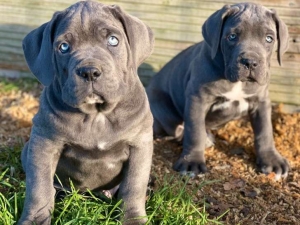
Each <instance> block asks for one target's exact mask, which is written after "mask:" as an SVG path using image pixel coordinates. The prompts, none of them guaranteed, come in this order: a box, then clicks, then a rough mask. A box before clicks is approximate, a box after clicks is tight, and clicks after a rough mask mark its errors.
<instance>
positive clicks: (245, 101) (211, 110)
mask: <svg viewBox="0 0 300 225" xmlns="http://www.w3.org/2000/svg"><path fill="white" fill-rule="evenodd" d="M202 34H203V37H204V41H202V42H200V43H198V44H196V45H194V46H191V47H189V48H188V49H186V50H184V51H182V52H181V53H179V54H178V55H177V56H176V57H175V58H174V59H172V60H171V61H170V62H169V63H168V64H167V65H166V66H165V67H164V68H162V69H161V71H160V72H159V73H158V74H156V75H155V76H154V77H153V79H152V81H151V82H150V84H149V86H148V87H147V94H148V98H149V101H150V107H151V111H152V113H153V116H154V134H155V135H158V136H165V135H167V136H173V137H175V138H177V139H180V138H181V137H182V136H183V151H182V154H181V156H180V158H179V159H178V160H177V162H176V163H175V164H174V169H175V170H177V171H180V172H181V173H183V174H185V173H187V172H190V173H192V174H198V173H204V172H206V171H207V168H206V165H205V158H204V149H205V144H206V143H207V140H206V139H207V132H208V130H210V129H216V128H218V127H220V126H222V125H224V124H225V123H227V122H228V121H231V120H234V119H238V118H240V117H242V116H245V115H248V116H249V117H250V121H251V124H252V127H253V131H254V136H255V149H256V157H257V160H256V162H257V166H258V168H259V170H260V171H262V172H263V173H266V174H268V173H270V172H275V173H276V179H279V178H281V177H286V176H287V173H288V169H289V166H288V162H287V160H286V159H284V158H283V157H282V156H281V155H280V154H279V153H278V151H277V150H276V148H275V145H274V140H273V130H272V124H271V103H270V99H269V92H268V86H269V83H270V72H269V68H270V59H271V55H272V52H273V50H274V49H275V47H276V46H277V47H276V49H277V58H278V62H279V64H281V59H282V54H283V53H284V52H285V51H286V50H287V48H288V38H289V36H288V30H287V27H286V25H285V24H284V22H283V21H282V20H281V19H280V18H279V17H278V15H277V14H276V12H275V11H274V10H269V9H267V8H265V7H263V6H261V5H258V4H252V3H241V4H235V5H225V6H224V7H223V8H222V9H220V10H218V11H216V12H215V13H213V14H212V15H211V16H210V17H209V18H208V19H207V21H206V22H205V23H204V25H203V27H202Z"/></svg>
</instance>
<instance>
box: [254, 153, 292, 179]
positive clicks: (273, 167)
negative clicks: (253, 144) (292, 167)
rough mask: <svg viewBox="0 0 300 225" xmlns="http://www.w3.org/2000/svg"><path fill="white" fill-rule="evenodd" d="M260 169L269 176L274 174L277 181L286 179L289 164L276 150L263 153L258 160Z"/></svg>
mask: <svg viewBox="0 0 300 225" xmlns="http://www.w3.org/2000/svg"><path fill="white" fill-rule="evenodd" d="M256 164H257V167H258V169H259V170H260V171H261V172H262V173H264V174H269V173H272V172H274V173H275V174H276V175H275V180H279V179H280V178H283V179H285V178H286V177H287V175H288V171H289V163H288V161H287V160H286V159H285V158H283V157H282V156H281V155H280V154H279V153H278V152H277V151H276V150H271V151H265V152H261V153H260V154H259V155H258V157H257V160H256Z"/></svg>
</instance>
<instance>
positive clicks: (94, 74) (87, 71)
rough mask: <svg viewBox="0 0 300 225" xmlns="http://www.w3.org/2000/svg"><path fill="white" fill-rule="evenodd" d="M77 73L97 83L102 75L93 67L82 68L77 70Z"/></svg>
mask: <svg viewBox="0 0 300 225" xmlns="http://www.w3.org/2000/svg"><path fill="white" fill-rule="evenodd" d="M76 73H77V75H78V76H80V77H83V78H84V79H86V80H87V81H95V80H96V79H97V78H98V77H100V75H101V72H100V70H99V69H98V68H96V67H92V66H86V67H80V68H78V69H77V70H76Z"/></svg>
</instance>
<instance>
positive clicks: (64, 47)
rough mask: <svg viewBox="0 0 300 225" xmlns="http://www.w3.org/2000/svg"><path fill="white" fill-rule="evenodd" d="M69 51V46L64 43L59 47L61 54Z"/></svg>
mask: <svg viewBox="0 0 300 225" xmlns="http://www.w3.org/2000/svg"><path fill="white" fill-rule="evenodd" d="M69 49H70V46H69V45H68V44H67V43H65V42H64V43H62V44H61V45H60V46H59V50H60V52H61V53H66V52H68V51H69Z"/></svg>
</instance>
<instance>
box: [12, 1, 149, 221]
mask: <svg viewBox="0 0 300 225" xmlns="http://www.w3.org/2000/svg"><path fill="white" fill-rule="evenodd" d="M153 44H154V38H153V33H152V31H151V30H150V28H149V27H147V26H146V25H145V24H144V23H143V22H141V21H140V20H139V19H137V18H135V17H133V16H130V15H128V14H127V13H125V12H124V11H122V10H121V9H120V8H119V7H118V6H107V5H103V4H101V3H98V2H92V1H87V2H78V3H76V4H74V5H72V6H70V7H69V8H67V9H66V10H64V11H61V12H56V13H55V14H54V16H53V18H52V20H51V21H49V22H48V23H45V24H44V25H42V26H41V27H39V28H37V29H35V30H33V31H32V32H30V33H29V34H28V35H27V36H26V37H25V39H24V40H23V48H24V53H25V58H26V61H27V64H28V66H29V68H30V70H31V71H32V73H33V74H34V75H35V76H36V77H37V78H38V80H39V81H40V82H41V83H42V84H43V85H45V88H44V90H43V92H42V95H41V98H40V108H39V111H38V113H37V114H36V115H35V117H34V119H33V127H32V131H31V135H30V139H29V141H28V142H27V143H26V145H25V147H24V149H23V151H22V165H23V167H24V170H25V172H26V198H25V204H24V209H23V213H22V216H21V218H20V220H19V223H18V224H20V225H25V224H32V223H36V224H39V225H40V224H43V225H44V224H50V220H51V212H52V210H53V208H54V195H55V189H54V186H53V182H54V175H55V173H56V174H57V176H58V178H59V179H60V181H61V183H62V184H63V187H68V185H69V179H71V180H72V182H73V184H74V185H75V187H76V188H78V189H80V190H82V191H85V190H86V189H90V190H94V191H98V190H109V189H112V188H114V187H116V186H117V185H119V184H120V188H119V197H120V198H122V199H123V208H124V211H125V216H124V218H123V219H124V224H143V223H145V221H146V220H147V219H146V212H145V197H146V189H147V183H148V179H149V174H150V168H151V162H152V151H153V131H152V124H153V117H152V115H151V111H150V107H149V102H148V100H147V95H146V92H145V89H144V87H143V85H142V83H141V82H140V80H139V78H138V75H137V67H138V66H139V65H140V64H141V63H142V62H143V60H144V59H145V58H146V57H148V56H149V55H150V54H151V52H152V49H153ZM136 217H143V218H139V219H137V220H130V219H133V218H136Z"/></svg>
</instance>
